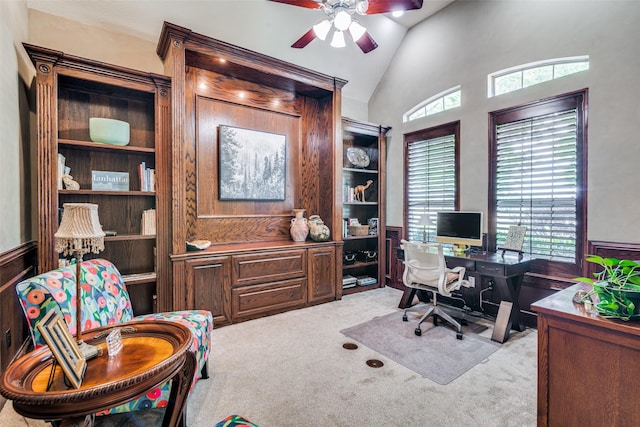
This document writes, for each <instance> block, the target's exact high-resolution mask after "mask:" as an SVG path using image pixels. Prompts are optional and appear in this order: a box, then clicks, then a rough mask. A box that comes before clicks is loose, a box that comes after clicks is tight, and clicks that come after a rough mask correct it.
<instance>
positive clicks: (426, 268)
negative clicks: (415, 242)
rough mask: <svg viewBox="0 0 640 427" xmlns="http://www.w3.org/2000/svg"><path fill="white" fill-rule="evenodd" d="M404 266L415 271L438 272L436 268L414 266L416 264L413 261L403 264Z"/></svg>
mask: <svg viewBox="0 0 640 427" xmlns="http://www.w3.org/2000/svg"><path fill="white" fill-rule="evenodd" d="M405 265H407V266H409V268H412V269H413V268H415V269H416V270H423V271H437V270H438V268H434V267H420V266H419V265H416V263H415V262H414V261H409V262H405ZM456 268H457V267H456Z"/></svg>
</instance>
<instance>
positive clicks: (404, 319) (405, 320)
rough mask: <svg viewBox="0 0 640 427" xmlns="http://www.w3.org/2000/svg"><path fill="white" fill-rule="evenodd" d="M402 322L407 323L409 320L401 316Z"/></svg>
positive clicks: (405, 316)
mask: <svg viewBox="0 0 640 427" xmlns="http://www.w3.org/2000/svg"><path fill="white" fill-rule="evenodd" d="M402 321H403V322H408V321H409V318H408V317H407V315H406V314H405V315H404V316H402Z"/></svg>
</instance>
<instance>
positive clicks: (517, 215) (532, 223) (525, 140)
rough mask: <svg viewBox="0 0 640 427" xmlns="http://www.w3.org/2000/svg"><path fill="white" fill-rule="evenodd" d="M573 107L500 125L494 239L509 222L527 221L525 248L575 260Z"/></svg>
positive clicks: (557, 258) (500, 236) (536, 253)
mask: <svg viewBox="0 0 640 427" xmlns="http://www.w3.org/2000/svg"><path fill="white" fill-rule="evenodd" d="M577 121H578V112H577V110H576V109H575V108H573V109H570V110H565V111H561V112H555V113H551V114H545V115H540V116H536V117H532V118H529V119H524V120H518V121H513V122H509V123H504V124H499V125H497V126H496V133H497V139H496V142H497V144H496V147H497V151H496V153H497V158H496V235H495V237H496V245H497V246H498V247H499V246H500V245H501V244H502V243H504V240H505V237H506V234H507V231H508V230H509V227H510V226H511V225H524V226H526V227H527V236H526V238H525V242H524V247H523V250H524V252H525V253H528V254H530V255H532V256H534V257H536V258H544V259H548V260H553V261H564V262H576V245H577V238H578V230H577V214H578V212H577V197H578V180H577V174H578V171H577V165H578V163H577V126H578V122H577Z"/></svg>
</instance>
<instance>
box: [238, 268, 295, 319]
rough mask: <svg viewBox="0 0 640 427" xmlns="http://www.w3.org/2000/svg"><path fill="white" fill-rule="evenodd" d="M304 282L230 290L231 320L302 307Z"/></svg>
mask: <svg viewBox="0 0 640 427" xmlns="http://www.w3.org/2000/svg"><path fill="white" fill-rule="evenodd" d="M306 282H307V281H306V279H305V278H299V279H291V280H283V281H280V282H275V283H265V284H260V285H250V286H244V287H241V288H236V289H232V290H231V295H232V301H233V306H232V313H233V320H234V321H236V320H246V319H250V318H254V317H262V316H265V315H269V314H273V313H278V312H280V311H285V310H288V309H292V308H298V307H303V306H304V305H305V302H306V293H307V286H306Z"/></svg>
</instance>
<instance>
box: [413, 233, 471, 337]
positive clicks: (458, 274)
mask: <svg viewBox="0 0 640 427" xmlns="http://www.w3.org/2000/svg"><path fill="white" fill-rule="evenodd" d="M401 243H402V244H401V247H402V249H403V250H404V273H403V275H402V281H403V283H404V285H405V286H407V287H409V288H414V289H420V290H423V291H429V292H431V293H432V294H433V303H432V304H429V305H428V308H427V312H426V313H425V314H424V316H422V318H421V319H420V321H419V322H418V326H417V327H416V329H415V334H416V335H418V336H420V335H422V329H420V325H421V324H422V322H424V321H425V320H426V319H428V318H429V316H433V324H434V325H435V326H437V325H438V318H441V319H443V320H445V321H447V322H448V323H450V324H451V325H453V326H455V328H456V338H458V339H459V340H461V339H462V326H461V325H460V323H458V322H457V321H456V320H454V319H453V317H451V316H450V315H449V314H447V313H446V312H445V311H444V310H442V309H441V308H440V307H438V305H437V295H443V296H447V297H448V296H450V295H451V292H452V291H455V290H458V289H460V287H461V286H462V284H463V283H464V273H465V268H464V267H456V268H453V269H448V268H447V265H446V262H445V259H444V254H443V253H442V245H440V244H439V243H417V242H407V241H406V240H402V242H401ZM402 320H404V321H405V322H406V321H408V318H407V310H405V312H404V316H403V317H402Z"/></svg>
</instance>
